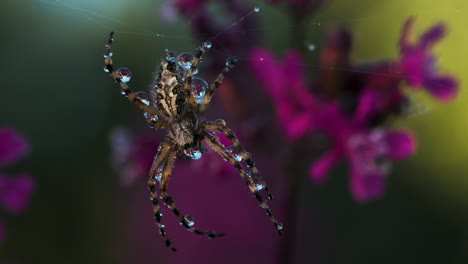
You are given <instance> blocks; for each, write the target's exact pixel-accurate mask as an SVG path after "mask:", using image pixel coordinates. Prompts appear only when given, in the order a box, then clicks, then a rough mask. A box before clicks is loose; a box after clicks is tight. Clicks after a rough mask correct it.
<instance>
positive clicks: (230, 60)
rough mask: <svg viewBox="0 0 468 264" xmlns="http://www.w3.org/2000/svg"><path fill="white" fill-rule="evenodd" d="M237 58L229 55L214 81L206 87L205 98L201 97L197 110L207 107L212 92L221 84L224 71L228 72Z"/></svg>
mask: <svg viewBox="0 0 468 264" xmlns="http://www.w3.org/2000/svg"><path fill="white" fill-rule="evenodd" d="M237 60H238V59H237V58H236V57H231V58H228V59H227V60H226V67H224V68H223V69H222V70H221V72H220V73H219V74H218V76H217V77H216V79H215V81H214V82H213V83H211V84H210V87H209V88H208V91H207V92H206V95H205V98H204V99H203V102H202V103H201V104H200V106H199V108H198V109H199V112H200V113H203V112H204V111H205V109H206V107H207V105H208V104H209V103H210V101H211V97H212V96H213V94H214V92H215V91H216V89H218V87H219V86H221V83H222V82H223V79H224V76H225V75H226V73H228V72H229V71H230V70H231V69H232V68H234V66H235V64H236V63H237Z"/></svg>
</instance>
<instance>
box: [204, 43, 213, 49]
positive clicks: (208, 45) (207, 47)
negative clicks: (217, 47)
mask: <svg viewBox="0 0 468 264" xmlns="http://www.w3.org/2000/svg"><path fill="white" fill-rule="evenodd" d="M212 46H213V44H212V43H211V41H205V42H204V43H203V46H202V47H203V48H204V49H205V50H208V49H211V47H212Z"/></svg>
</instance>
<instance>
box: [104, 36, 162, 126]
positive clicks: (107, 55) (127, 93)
mask: <svg viewBox="0 0 468 264" xmlns="http://www.w3.org/2000/svg"><path fill="white" fill-rule="evenodd" d="M113 41H114V32H111V33H110V35H109V39H108V40H107V45H106V52H105V53H104V58H105V60H104V63H105V64H106V66H105V70H106V71H107V72H109V73H110V75H111V76H112V78H114V80H115V81H116V82H117V83H118V84H119V85H120V89H121V92H122V95H125V96H126V97H127V98H128V100H129V101H130V102H132V103H133V104H135V105H136V107H138V108H140V109H142V110H143V111H146V112H147V113H150V114H152V115H155V116H157V117H158V119H160V120H161V119H162V118H163V116H162V114H161V113H160V112H159V110H158V109H156V108H154V107H151V106H149V105H147V104H145V103H144V102H143V101H142V100H141V98H139V97H138V96H137V95H136V94H135V93H134V92H133V91H132V90H131V89H130V87H129V86H128V85H127V84H126V83H124V82H122V81H121V79H120V77H119V76H118V75H117V73H116V72H115V70H114V66H113V65H112V50H111V47H112V42H113Z"/></svg>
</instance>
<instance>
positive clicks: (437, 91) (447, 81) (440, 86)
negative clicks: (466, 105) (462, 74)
mask: <svg viewBox="0 0 468 264" xmlns="http://www.w3.org/2000/svg"><path fill="white" fill-rule="evenodd" d="M424 86H425V87H426V88H427V90H428V91H429V92H430V93H431V94H432V95H433V96H434V97H436V98H437V99H438V100H440V101H442V102H449V101H451V100H453V99H454V98H455V96H456V95H457V92H458V82H457V80H455V79H454V78H452V77H450V76H436V77H429V78H426V79H425V80H424Z"/></svg>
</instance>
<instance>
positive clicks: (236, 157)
mask: <svg viewBox="0 0 468 264" xmlns="http://www.w3.org/2000/svg"><path fill="white" fill-rule="evenodd" d="M234 159H235V160H237V161H239V162H240V161H242V156H241V155H239V154H235V155H234Z"/></svg>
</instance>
